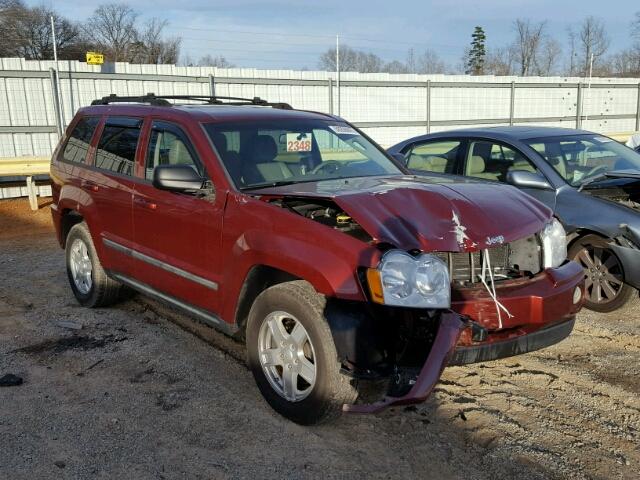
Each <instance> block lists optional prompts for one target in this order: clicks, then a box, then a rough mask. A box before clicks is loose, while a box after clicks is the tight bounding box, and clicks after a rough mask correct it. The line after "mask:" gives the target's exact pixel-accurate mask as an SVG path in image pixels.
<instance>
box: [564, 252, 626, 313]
mask: <svg viewBox="0 0 640 480" xmlns="http://www.w3.org/2000/svg"><path fill="white" fill-rule="evenodd" d="M575 260H576V261H577V262H579V263H580V264H581V265H582V267H583V268H584V271H585V291H586V295H587V298H588V299H589V301H590V302H592V303H595V304H605V303H609V302H611V301H613V300H614V299H615V298H616V297H617V296H618V295H619V294H620V292H621V291H622V288H623V287H624V275H623V271H622V265H621V264H620V261H619V260H618V258H617V257H616V256H615V255H614V253H613V252H612V251H611V250H609V249H607V248H603V247H598V246H594V245H584V246H583V248H581V249H580V250H579V251H578V253H577V255H576V257H575Z"/></svg>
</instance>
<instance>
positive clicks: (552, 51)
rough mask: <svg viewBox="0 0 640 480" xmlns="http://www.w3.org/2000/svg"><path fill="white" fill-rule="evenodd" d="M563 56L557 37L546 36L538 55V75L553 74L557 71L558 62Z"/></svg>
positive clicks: (536, 67) (536, 70)
mask: <svg viewBox="0 0 640 480" xmlns="http://www.w3.org/2000/svg"><path fill="white" fill-rule="evenodd" d="M561 56H562V47H561V46H560V42H558V41H557V40H556V39H555V38H551V37H549V38H546V39H545V41H544V43H543V44H542V46H541V47H540V51H539V52H538V54H537V55H536V62H535V72H536V75H542V76H547V75H553V74H554V73H556V72H557V68H558V62H559V61H560V57H561Z"/></svg>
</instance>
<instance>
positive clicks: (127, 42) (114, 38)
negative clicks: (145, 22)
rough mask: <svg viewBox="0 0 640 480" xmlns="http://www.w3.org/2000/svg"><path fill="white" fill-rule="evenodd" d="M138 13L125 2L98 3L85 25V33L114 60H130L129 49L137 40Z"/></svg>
mask: <svg viewBox="0 0 640 480" xmlns="http://www.w3.org/2000/svg"><path fill="white" fill-rule="evenodd" d="M137 18H138V14H137V13H136V12H135V11H134V10H133V9H132V8H131V7H130V6H128V5H126V4H123V3H121V4H118V3H109V4H105V5H100V6H99V7H98V8H97V9H96V10H95V12H93V15H91V18H90V20H89V22H88V25H87V35H88V36H90V37H91V38H92V39H94V40H95V43H96V45H97V46H98V47H99V48H100V49H101V50H102V51H103V52H104V53H105V54H106V55H107V57H109V59H110V60H112V61H114V62H121V61H128V60H130V51H131V49H132V46H133V45H134V44H135V42H136V41H137V32H136V27H135V23H136V19H137Z"/></svg>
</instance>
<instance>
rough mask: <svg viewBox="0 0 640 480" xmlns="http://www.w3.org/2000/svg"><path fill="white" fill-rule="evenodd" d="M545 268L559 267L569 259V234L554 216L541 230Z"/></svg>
mask: <svg viewBox="0 0 640 480" xmlns="http://www.w3.org/2000/svg"><path fill="white" fill-rule="evenodd" d="M540 240H541V241H542V258H543V265H544V268H555V267H559V266H560V265H562V264H563V263H564V261H565V260H566V259H567V234H566V233H565V231H564V227H563V226H562V224H561V223H560V222H559V221H558V220H557V219H556V218H554V219H553V220H551V221H550V222H549V223H547V224H546V225H545V227H544V229H542V231H541V232H540Z"/></svg>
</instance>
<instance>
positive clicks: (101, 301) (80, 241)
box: [65, 222, 125, 307]
mask: <svg viewBox="0 0 640 480" xmlns="http://www.w3.org/2000/svg"><path fill="white" fill-rule="evenodd" d="M65 257H66V263H67V277H68V279H69V284H70V285H71V290H72V291H73V294H74V295H75V297H76V299H77V300H78V302H79V303H80V304H81V305H82V306H85V307H106V306H108V305H111V304H113V303H115V302H117V301H118V300H120V298H121V296H122V294H123V292H124V291H125V287H124V286H122V285H121V284H120V283H118V282H116V281H115V280H113V279H111V278H109V277H108V276H107V274H106V273H105V271H104V269H103V268H102V265H101V264H100V260H99V259H98V254H97V253H96V249H95V247H94V246H93V241H92V240H91V234H90V233H89V228H88V227H87V224H86V223H84V222H81V223H77V224H76V225H74V226H73V227H71V230H69V234H68V235H67V239H66V242H65Z"/></svg>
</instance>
